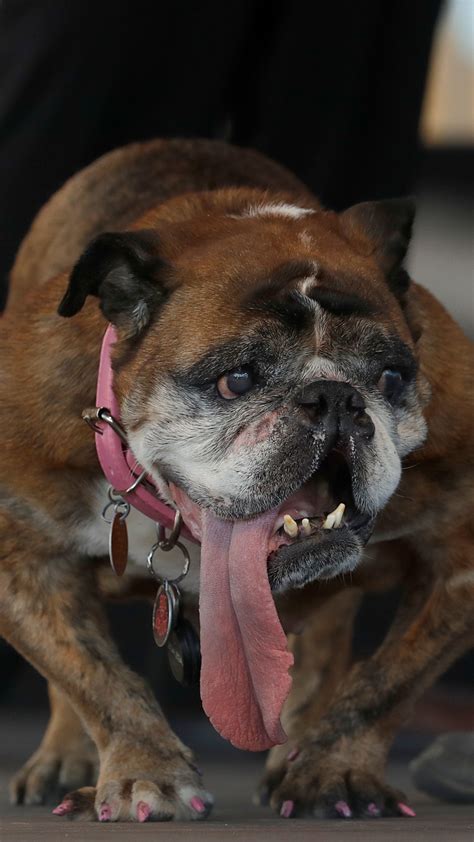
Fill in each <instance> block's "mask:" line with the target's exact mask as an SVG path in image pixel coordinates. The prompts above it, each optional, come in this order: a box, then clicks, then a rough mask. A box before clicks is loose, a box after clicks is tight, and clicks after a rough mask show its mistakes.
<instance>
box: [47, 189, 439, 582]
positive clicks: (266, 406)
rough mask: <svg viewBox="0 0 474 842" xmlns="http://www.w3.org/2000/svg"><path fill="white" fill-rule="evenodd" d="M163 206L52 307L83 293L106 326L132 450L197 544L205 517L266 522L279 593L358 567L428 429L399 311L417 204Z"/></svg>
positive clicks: (113, 244)
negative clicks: (113, 337) (406, 459)
mask: <svg viewBox="0 0 474 842" xmlns="http://www.w3.org/2000/svg"><path fill="white" fill-rule="evenodd" d="M180 202H181V205H182V207H183V212H182V214H181V218H180V213H179V209H180ZM171 207H172V212H171V213H170V214H169V215H168V218H167V219H166V218H165V219H162V220H161V221H160V219H159V218H158V219H153V220H149V221H148V225H150V227H151V223H152V225H153V229H154V230H153V231H150V232H148V233H144V232H136V233H130V234H122V235H103V236H102V237H101V238H99V239H98V240H96V241H95V243H94V244H93V245H92V246H91V248H90V249H89V250H88V252H86V254H85V255H84V256H83V258H81V261H79V263H78V265H77V266H76V269H75V270H74V272H73V275H72V277H71V283H70V287H69V290H68V293H67V295H66V297H65V299H64V301H63V304H62V312H63V313H64V314H65V315H72V313H73V312H77V310H78V309H80V307H81V306H82V303H83V301H84V299H85V296H86V295H87V293H88V292H93V293H95V294H98V295H99V297H100V298H101V304H102V309H103V311H104V313H105V315H106V316H107V317H108V318H109V319H111V320H112V321H114V322H115V323H116V324H117V326H118V329H119V335H121V337H122V341H121V342H119V343H118V345H117V348H116V353H115V363H114V364H115V374H116V389H117V392H118V396H119V398H120V402H121V408H122V421H123V423H124V425H125V427H126V429H127V431H128V434H129V441H130V445H131V448H132V450H133V452H134V454H135V456H136V457H137V459H138V460H139V462H140V463H141V465H143V466H144V467H145V468H147V470H148V471H149V472H150V473H151V474H152V475H153V476H154V477H155V478H156V480H157V483H158V484H160V485H161V487H162V488H164V486H165V485H166V487H168V486H170V487H171V489H172V492H173V496H174V499H175V500H176V502H177V503H178V504H179V505H180V506H181V507H182V508H183V509H184V510H185V511H184V514H185V516H186V519H187V522H188V523H189V524H190V525H194V528H195V531H196V533H199V512H200V511H201V510H202V509H211V510H212V511H213V512H214V513H215V514H216V515H217V516H218V517H220V518H224V519H231V520H236V519H243V518H253V517H255V516H257V515H260V514H261V513H264V512H267V511H268V510H274V511H275V518H274V527H273V530H272V535H271V536H270V539H269V546H268V552H269V559H268V569H269V576H270V582H271V584H272V587H273V589H274V590H275V591H284V590H286V589H288V588H291V587H302V586H304V585H305V584H307V583H309V582H311V581H313V580H315V579H323V578H331V577H333V576H336V575H338V574H340V573H343V572H346V571H350V570H353V569H354V567H355V566H356V565H357V562H358V560H359V558H360V556H361V551H362V548H363V546H364V544H365V543H366V542H367V540H368V539H369V537H370V534H371V532H372V529H373V526H374V522H375V519H376V517H377V514H378V513H379V512H380V511H381V509H383V507H384V506H385V505H386V503H387V501H388V500H389V498H390V497H391V495H392V494H393V492H394V491H395V489H396V487H397V485H398V482H399V479H400V472H401V459H402V457H403V456H405V455H406V454H407V453H409V452H410V451H412V450H413V449H414V448H416V447H418V446H419V445H420V444H421V443H422V441H423V439H424V437H425V432H426V429H425V422H424V419H423V415H422V405H421V404H422V401H421V399H420V396H419V374H418V371H417V364H416V357H415V352H414V343H413V338H412V336H411V333H410V331H409V328H408V325H407V322H406V320H405V318H404V316H403V312H402V307H401V304H400V299H401V298H402V296H403V294H404V292H405V289H406V285H407V278H406V274H405V273H404V272H403V270H401V268H400V264H401V260H402V259H403V257H404V254H405V251H406V247H407V244H408V237H409V231H408V229H409V227H410V225H411V219H412V209H411V206H410V205H409V204H408V203H403V202H392V203H372V204H370V205H368V204H364V205H360V206H356V207H355V208H353V209H350V210H349V211H346V212H345V213H344V214H342V215H339V216H338V215H336V214H332V213H325V212H317V211H311V210H309V209H298V208H295V207H286V206H285V205H281V204H277V205H275V204H274V203H271V202H270V203H269V202H268V201H267V202H266V203H265V204H260V205H259V204H258V203H256V202H255V200H252V201H250V200H249V199H248V198H246V197H245V194H244V193H243V191H238V192H237V193H236V194H234V193H233V192H232V191H229V192H228V193H226V194H224V195H223V196H222V197H220V198H219V199H218V200H217V199H216V200H215V203H214V204H212V203H211V202H210V200H209V199H205V200H204V199H203V200H202V201H201V202H200V201H199V198H195V199H193V200H190V199H188V200H187V199H181V200H174V202H173V203H171ZM340 504H344V505H343V506H341V505H340ZM328 515H329V517H328Z"/></svg>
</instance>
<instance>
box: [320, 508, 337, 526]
mask: <svg viewBox="0 0 474 842" xmlns="http://www.w3.org/2000/svg"><path fill="white" fill-rule="evenodd" d="M335 523H336V515H335V514H334V512H331V514H330V515H328V516H327V518H326V520H325V521H324V523H323V529H332V528H333V526H334V524H335Z"/></svg>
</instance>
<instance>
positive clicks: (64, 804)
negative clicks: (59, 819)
mask: <svg viewBox="0 0 474 842" xmlns="http://www.w3.org/2000/svg"><path fill="white" fill-rule="evenodd" d="M73 809H74V804H73V803H72V801H61V803H60V804H58V806H57V807H55V808H54V810H51V812H52V813H53V814H54V815H55V816H64V815H65V814H66V813H71V812H72V810H73Z"/></svg>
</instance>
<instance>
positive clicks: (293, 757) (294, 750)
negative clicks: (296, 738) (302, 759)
mask: <svg viewBox="0 0 474 842" xmlns="http://www.w3.org/2000/svg"><path fill="white" fill-rule="evenodd" d="M299 753H300V750H299V748H292V749H291V751H290V753H289V754H288V755H287V758H286V759H287V760H288V761H289V762H290V763H291V761H292V760H296V758H297V757H298V755H299Z"/></svg>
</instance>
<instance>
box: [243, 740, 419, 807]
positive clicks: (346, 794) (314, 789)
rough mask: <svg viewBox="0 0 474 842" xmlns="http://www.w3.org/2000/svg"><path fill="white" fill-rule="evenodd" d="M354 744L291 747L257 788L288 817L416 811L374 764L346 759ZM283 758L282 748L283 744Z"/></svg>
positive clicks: (263, 799) (260, 795)
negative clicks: (367, 764) (329, 746)
mask: <svg viewBox="0 0 474 842" xmlns="http://www.w3.org/2000/svg"><path fill="white" fill-rule="evenodd" d="M353 748H354V747H353V746H351V747H349V746H347V748H346V747H344V745H342V743H341V744H340V745H335V746H333V750H332V751H329V752H328V751H324V750H323V749H322V748H321V747H320V746H318V742H317V740H315V741H314V742H308V744H307V745H306V747H305V746H304V745H303V744H301V746H300V747H299V748H298V747H294V748H290V749H288V751H287V756H286V757H285V760H284V761H282V762H280V763H279V764H276V763H271V762H270V764H269V768H268V770H267V773H266V775H265V776H264V778H263V780H262V782H261V784H260V787H259V792H258V800H259V801H260V803H267V804H268V803H269V804H270V805H271V806H272V807H273V809H274V810H276V811H277V812H278V813H279V814H280V815H281V816H282V817H283V818H294V817H297V816H308V815H313V816H324V817H326V818H328V817H329V818H342V819H351V818H356V817H357V818H361V817H364V818H374V819H375V818H378V817H380V816H414V815H415V813H414V811H413V810H412V809H411V807H409V806H408V805H407V804H406V801H405V796H404V795H403V794H402V793H401V792H399V791H397V790H395V789H393V788H392V787H389V786H388V785H387V784H385V782H384V781H383V779H382V778H380V777H379V776H378V775H376V774H374V773H373V772H372V771H371V770H370V767H368V768H366V767H365V766H364V765H363V764H358V763H354V762H352V760H351V761H349V759H348V760H347V761H345V760H344V755H346V756H347V757H348V758H349V757H352V756H353V755H352V751H353ZM278 750H279V752H280V758H281V747H278Z"/></svg>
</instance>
